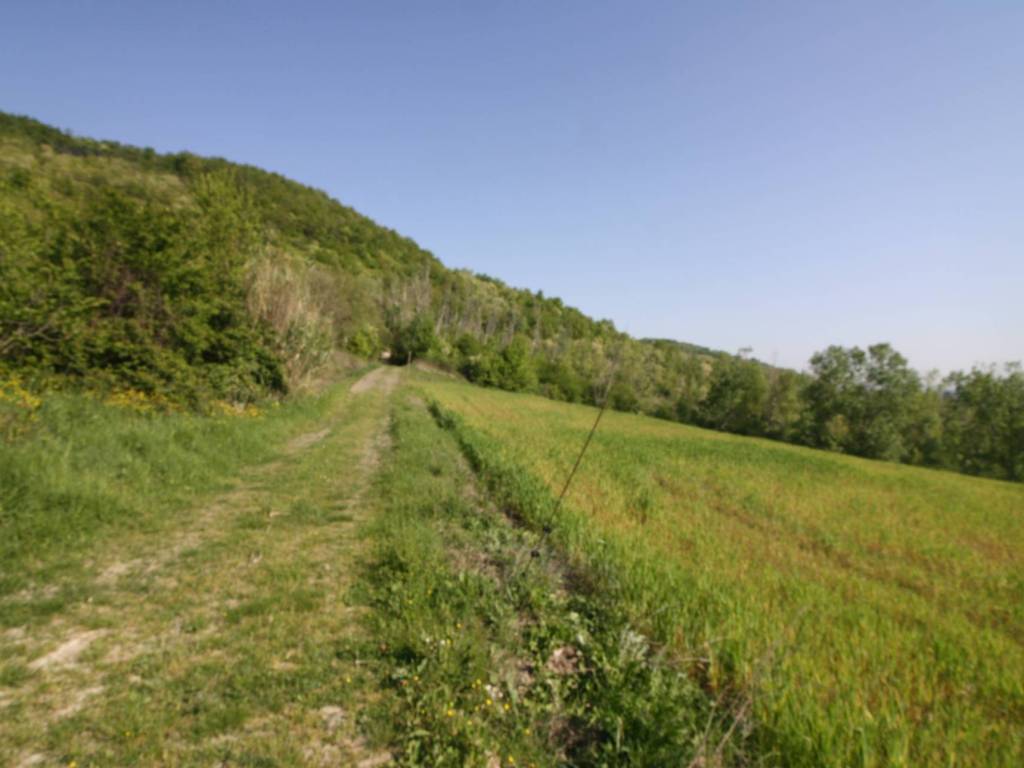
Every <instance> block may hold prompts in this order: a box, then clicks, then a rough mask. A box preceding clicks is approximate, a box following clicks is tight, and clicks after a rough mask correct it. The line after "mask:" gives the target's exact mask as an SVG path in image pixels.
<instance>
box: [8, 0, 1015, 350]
mask: <svg viewBox="0 0 1024 768" xmlns="http://www.w3.org/2000/svg"><path fill="white" fill-rule="evenodd" d="M0 109H3V110H6V111H10V112H16V113H21V114H29V115H32V116H34V117H37V118H39V119H41V120H43V121H45V122H48V123H52V124H55V125H57V126H59V127H62V128H68V129H71V130H72V131H73V132H75V133H78V134H81V135H87V136H94V137H97V138H110V139H117V140H120V141H123V142H127V143H132V144H139V145H143V146H152V147H154V148H156V149H158V150H161V151H177V150H180V149H189V150H192V151H195V152H198V153H201V154H214V155H221V156H224V157H227V158H229V159H232V160H238V161H244V162H248V163H253V164H256V165H259V166H262V167H265V168H269V169H272V170H275V171H279V172H281V173H284V174H286V175H288V176H290V177H292V178H295V179H297V180H299V181H302V182H305V183H308V184H312V185H314V186H317V187H320V188H322V189H325V190H327V191H328V192H329V193H330V194H332V195H333V196H335V197H337V198H338V199H340V200H341V201H343V202H345V203H347V204H349V205H352V206H354V207H355V208H357V209H358V210H360V211H362V212H363V213H366V214H367V215H369V216H371V217H373V218H374V219H376V220H377V221H379V222H381V223H383V224H386V225H387V226H390V227H392V228H394V229H397V230H398V231H400V232H402V233H403V234H406V235H409V236H411V237H413V238H414V239H416V240H417V241H418V242H419V243H420V244H421V245H422V246H424V247H426V248H428V249H430V250H431V251H433V252H434V253H435V254H436V255H437V256H438V257H440V258H441V259H442V260H443V261H444V262H445V263H446V264H448V265H450V266H457V267H469V268H470V269H473V270H476V271H480V272H485V273H488V274H491V275H494V276H496V277H500V278H502V279H504V280H505V281H506V282H509V283H511V284H513V285H516V286H523V287H529V288H532V289H535V290H536V289H541V290H543V291H544V292H545V294H546V295H557V296H561V297H562V298H563V299H565V300H566V301H567V302H568V303H570V304H573V305H575V306H578V307H580V308H581V309H583V310H584V311H586V312H587V313H589V314H592V315H595V316H597V317H607V318H611V319H612V320H614V321H615V323H616V325H617V326H618V327H620V328H622V329H624V330H626V331H628V332H630V333H632V334H634V335H637V336H664V337H672V338H678V339H682V340H686V341H692V342H697V343H700V344H705V345H708V346H711V347H715V348H720V349H725V350H729V351H735V350H736V349H737V348H739V347H743V346H750V347H753V348H754V354H755V355H756V356H758V357H760V358H762V359H764V360H767V361H776V362H778V363H779V364H782V365H790V366H794V367H802V366H803V365H804V364H805V363H806V361H807V358H808V357H809V356H810V354H811V353H812V352H813V351H814V350H816V349H821V348H823V347H825V346H827V345H828V344H830V343H840V344H846V345H852V344H858V345H866V344H870V343H872V342H875V341H882V340H886V341H890V342H891V343H893V344H894V345H895V346H896V348H897V349H899V350H901V351H902V352H904V354H906V355H907V356H908V357H909V358H910V361H911V363H912V364H913V365H914V366H915V367H918V368H919V369H922V370H923V369H928V368H932V367H938V368H941V369H943V370H946V369H949V368H962V367H969V366H970V365H972V364H973V363H975V362H985V361H1004V360H1019V359H1022V358H1024V2H1022V1H1021V0H999V1H995V0H994V1H993V2H983V1H974V0H960V1H958V2H954V1H953V0H935V1H934V2H924V3H917V2H891V1H889V0H886V1H885V2H851V3H842V2H805V3H786V2H770V3H766V2H749V3H742V2H728V3H726V2H707V3H687V2H666V3H655V2H638V1H634V2H615V3H609V2H594V1H588V2H560V1H557V0H545V1H544V2H535V3H531V2H499V1H498V0H493V1H491V2H470V1H469V0H466V1H465V2H440V1H435V2H414V1H413V0H410V1H409V2H388V1H387V0H376V1H374V2H365V3H349V2H321V3H312V2H301V1H299V0H292V1H291V2H267V3H257V2H247V3H242V2H237V3H229V2H216V1H215V0H207V1H206V2H198V3H182V2H170V1H166V2H139V1H138V0H136V1H134V2H122V3H115V2H69V1H65V2H45V1H43V0H23V1H21V2H19V1H18V0H5V2H4V3H3V7H2V13H0Z"/></svg>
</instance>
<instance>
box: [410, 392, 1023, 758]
mask: <svg viewBox="0 0 1024 768" xmlns="http://www.w3.org/2000/svg"><path fill="white" fill-rule="evenodd" d="M427 389H428V392H429V394H430V395H431V396H433V397H435V398H437V399H438V400H439V401H440V402H441V404H442V405H443V406H445V407H446V408H448V409H451V410H454V411H455V412H457V413H459V414H460V415H461V416H462V417H463V418H464V420H465V422H466V424H467V426H468V427H469V428H470V430H472V431H473V432H474V433H475V434H479V435H483V436H484V437H485V438H488V439H489V441H488V442H487V444H486V445H485V446H484V449H485V450H491V451H495V452H500V453H502V454H503V455H504V456H505V457H506V458H507V459H509V460H511V461H514V462H515V463H517V464H519V465H521V466H522V467H524V468H525V469H526V470H527V471H528V472H530V473H531V474H533V475H535V476H536V477H538V478H540V479H541V480H543V481H544V482H545V483H546V484H547V486H548V487H549V488H550V489H551V490H552V491H553V492H557V491H558V490H559V489H560V487H561V484H562V483H563V482H564V479H565V476H566V473H567V471H568V469H569V467H570V466H571V464H572V462H573V460H574V459H575V456H576V453H577V452H578V451H579V448H580V445H581V444H582V442H583V439H584V437H585V435H586V432H587V430H588V429H589V428H590V426H591V424H592V422H593V419H594V416H595V411H594V410H593V409H589V408H584V407H578V406H567V405H564V404H557V403H553V402H550V401H547V400H543V399H540V398H534V397H529V396H523V395H509V394H505V393H500V392H496V391H493V390H483V389H478V388H472V387H468V386H465V385H460V384H456V383H431V384H429V385H428V387H427ZM565 514H566V515H567V516H569V517H572V516H573V515H579V516H580V518H581V519H582V521H583V523H582V524H584V525H586V526H587V527H589V529H590V531H591V533H592V534H593V537H592V538H591V539H587V538H586V537H583V538H582V539H580V541H584V542H586V541H590V542H591V543H590V544H588V545H585V546H587V547H590V548H591V549H597V548H599V546H600V538H603V539H604V540H605V541H606V542H607V544H608V545H609V546H611V547H612V548H613V549H615V551H617V552H619V553H620V556H619V558H618V559H619V560H620V561H621V566H622V574H623V579H624V581H625V582H626V586H625V587H624V590H625V592H626V593H627V594H629V595H630V596H631V599H632V601H633V603H634V610H635V611H636V613H637V614H638V616H639V618H640V619H641V620H646V622H647V623H648V624H649V626H650V627H651V629H652V630H653V631H654V632H655V634H656V635H658V636H660V637H661V638H662V639H664V640H666V641H668V642H669V643H670V644H671V645H672V646H673V647H674V648H675V649H676V650H677V651H678V652H679V654H680V655H681V656H684V657H700V658H705V657H706V658H708V659H710V663H709V665H708V668H707V669H704V668H698V669H695V674H700V675H701V676H705V677H706V678H707V681H708V684H709V685H710V686H712V687H713V688H714V689H716V690H719V691H723V690H729V689H730V688H732V687H735V686H740V687H744V688H747V689H748V690H750V691H752V694H753V697H754V711H755V714H756V716H757V718H758V719H759V721H760V722H761V724H762V729H761V732H762V734H763V736H762V738H763V740H764V742H763V744H762V751H763V752H764V753H765V754H771V753H773V752H774V753H776V754H778V755H779V756H780V758H781V759H782V761H783V762H785V763H786V764H806V765H837V766H838V765H851V764H856V765H938V764H943V765H946V764H949V765H1019V764H1020V762H1021V760H1022V758H1024V736H1022V728H1021V723H1022V722H1024V651H1022V648H1021V643H1022V641H1024V568H1022V565H1024V554H1022V552H1024V524H1022V520H1021V517H1022V515H1024V488H1021V487H1020V486H1017V485H1011V484H1008V483H999V482H994V481H986V480H979V479H975V478H968V477H964V476H960V475H955V474H951V473H944V472H936V471H929V470H923V469H914V468H908V467H902V466H897V465H891V464H883V463H878V462H870V461H864V460H858V459H853V458H848V457H843V456H838V455H835V454H828V453H823V452H817V451H812V450H807V449H802V448H797V447H792V446H785V445H780V444H777V443H771V442H767V441H759V440H753V439H745V438H737V437H733V436H728V435H723V434H719V433H714V432H708V431H705V430H700V429H694V428H689V427H685V426H681V425H676V424H669V423H664V422H659V421H656V420H653V419H646V418H641V417H634V416H627V415H623V414H617V413H609V414H607V415H606V417H605V421H604V422H603V423H602V425H601V429H600V431H599V432H598V435H597V437H596V438H595V440H594V443H593V445H592V446H591V450H590V453H589V454H588V455H587V457H586V459H585V461H584V463H583V466H582V468H581V470H580V472H579V474H578V475H577V477H576V480H575V483H574V486H573V488H572V490H571V492H570V494H569V497H568V499H567V510H566V513H565ZM595 540H596V541H597V542H598V543H593V542H594V541H595ZM582 554H583V555H586V553H582ZM591 554H593V553H591Z"/></svg>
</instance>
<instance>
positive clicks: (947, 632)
mask: <svg viewBox="0 0 1024 768" xmlns="http://www.w3.org/2000/svg"><path fill="white" fill-rule="evenodd" d="M356 378H357V377H356V375H355V374H352V375H350V376H348V377H347V378H342V379H341V380H340V381H338V382H336V383H335V384H334V385H333V386H332V387H330V388H329V389H328V390H327V391H326V392H324V393H323V394H322V395H319V396H307V397H301V398H296V399H295V400H293V401H290V402H287V403H284V404H282V405H280V406H274V405H273V404H271V403H268V404H266V405H265V406H263V407H261V408H259V409H258V410H256V411H251V412H249V413H248V414H244V415H238V414H236V415H227V414H225V415H221V416H196V415H188V414H183V413H173V412H172V413H160V412H155V411H147V410H146V404H145V403H140V402H135V401H134V400H131V399H129V400H128V401H124V402H122V401H120V400H115V401H113V402H100V401H98V400H96V399H95V398H91V397H84V396H75V395H66V394H65V395H62V394H43V395H42V397H41V398H38V397H36V396H33V397H32V398H28V397H21V399H20V400H19V401H18V402H20V403H21V405H18V406H17V407H18V408H22V409H23V410H24V409H26V408H27V409H29V411H30V412H31V413H30V418H29V417H26V419H27V420H25V421H24V422H23V423H22V422H19V423H18V424H19V426H18V433H17V436H16V437H14V438H9V439H7V440H5V441H3V442H0V481H2V482H0V555H2V558H0V764H3V765H7V764H10V765H15V766H37V765H38V766H42V765H62V766H68V765H76V766H83V768H84V766H87V765H94V766H120V765H138V764H151V765H157V764H160V765H163V764H167V765H195V766H201V765H212V764H224V765H251V766H316V765H334V764H351V765H357V766H362V767H363V768H370V767H371V766H381V765H385V764H400V765H408V766H453V767H454V766H462V765H481V766H487V768H496V767H497V766H534V767H535V768H540V767H541V766H558V765H579V766H597V765H637V766H663V765H689V766H703V767H704V768H711V767H712V766H726V765H731V766H743V767H744V768H751V767H753V766H790V765H806V766H812V765H814V766H818V765H828V766H847V765H864V766H882V765H908V766H917V765H963V766H976V765H977V766H980V765H996V766H999V765H1006V766H1009V765H1019V764H1020V762H1021V758H1022V734H1021V723H1022V722H1024V694H1022V690H1021V686H1022V680H1024V658H1022V652H1021V642H1022V625H1024V616H1022V611H1024V600H1022V571H1021V557H1022V556H1021V554H1020V552H1021V551H1022V545H1024V541H1022V540H1021V539H1022V532H1021V526H1020V525H1019V516H1020V515H1021V510H1022V509H1024V489H1022V488H1020V487H1018V486H1014V485H1009V484H1003V483H998V482H992V481H981V480H974V479H970V478H966V477H963V476H959V475H950V474H944V473H938V472H929V471H925V470H916V469H911V468H905V467H899V466H895V465H891V464H878V463H872V462H867V461H860V460H854V459H848V458H844V457H841V456H837V455H835V454H828V453H820V452H815V451H810V450H804V449H799V448H794V447H790V446H784V445H780V444H775V443H770V442H765V441H758V440H750V439H743V438H736V437H730V436H726V435H722V434H718V433H714V432H706V431H703V430H698V429H690V428H686V427H682V426H679V425H675V424H669V423H664V422H658V421H654V420H651V419H645V418H640V417H634V416H628V415H623V414H616V413H609V414H607V415H606V416H605V421H604V422H602V424H601V429H600V431H599V432H598V434H597V437H596V438H595V441H594V443H593V445H592V447H591V452H590V453H589V454H588V455H587V457H586V460H585V461H584V464H583V466H582V469H581V470H580V473H579V474H578V476H577V478H576V481H575V484H574V486H573V488H572V490H571V492H570V494H569V496H568V497H567V503H566V505H565V506H563V507H562V508H561V509H560V510H558V511H557V514H555V512H556V510H555V504H554V495H555V492H556V491H557V489H559V488H560V486H561V483H562V482H563V481H564V478H565V474H566V472H567V471H568V468H569V467H570V466H571V464H572V462H573V461H574V460H575V458H576V452H577V451H578V450H579V447H580V445H581V443H582V441H583V438H584V436H585V435H586V433H587V430H588V429H589V428H590V425H591V423H592V421H593V418H594V416H595V413H596V412H595V411H594V410H593V409H589V408H583V407H577V406H567V405H564V404H558V403H554V402H551V401H548V400H543V399H539V398H534V397H529V396H523V395H511V394H507V393H501V392H497V391H493V390H486V389H481V388H477V387H472V386H469V385H465V384H461V383H457V382H455V381H452V380H445V379H442V378H441V377H439V376H437V375H435V374H428V373H423V372H417V371H413V370H404V371H402V370H399V369H395V368H381V369H376V370H374V371H372V372H371V373H369V374H367V375H365V376H363V377H362V378H360V379H359V381H358V383H357V384H353V382H355V381H356ZM12 391H13V390H12ZM9 402H10V401H9ZM140 409H141V410H140Z"/></svg>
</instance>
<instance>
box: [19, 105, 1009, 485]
mask: <svg viewBox="0 0 1024 768" xmlns="http://www.w3.org/2000/svg"><path fill="white" fill-rule="evenodd" d="M0 251H2V254H3V259H2V260H0V383H3V386H2V387H0V431H3V432H11V431H12V430H16V429H17V424H16V422H17V421H18V420H19V418H20V416H19V414H18V413H17V410H18V409H17V408H15V407H13V406H11V403H15V405H16V404H17V402H18V398H19V397H20V396H19V395H18V394H17V393H18V392H19V391H20V388H22V387H23V386H27V387H28V388H29V389H30V390H35V391H38V390H40V389H44V388H47V387H54V386H57V387H62V388H67V387H71V388H87V389H91V390H94V391H101V392H105V393H110V392H122V393H128V395H127V396H129V397H140V396H141V397H145V398H147V400H148V401H149V402H150V403H151V404H154V405H157V406H160V407H166V408H174V407H187V408H191V409H197V410H209V409H210V408H211V407H213V405H212V404H216V403H220V404H221V405H222V406H223V405H231V404H234V405H239V406H240V405H244V404H246V403H253V402H256V401H259V400H261V399H262V398H266V397H279V396H281V395H283V394H285V393H286V392H288V391H289V390H293V389H295V388H297V387H298V388H301V387H302V386H303V385H304V383H306V382H307V381H308V380H309V379H311V378H316V377H317V376H318V371H321V370H322V369H324V367H325V366H328V365H329V364H330V363H331V362H332V361H335V360H336V358H337V356H338V354H339V353H340V352H345V353H348V354H354V355H356V356H357V357H360V358H364V359H367V358H369V359H375V358H377V357H378V355H379V354H380V353H382V352H384V351H388V352H390V353H391V355H392V360H393V361H396V362H408V361H410V360H412V359H413V358H416V357H429V358H431V359H433V360H435V361H436V362H438V363H440V364H441V365H443V366H445V367H448V368H449V369H452V370H457V371H458V372H460V373H461V374H462V375H464V376H465V377H466V378H467V379H469V380H470V381H473V382H475V383H478V384H482V385H485V386H494V387H499V388H502V389H507V390H515V391H529V392H535V393H538V394H543V395H545V396H547V397H550V398H553V399H556V400H564V401H569V402H580V403H591V404H595V403H599V402H603V401H604V400H605V399H606V398H607V399H608V402H609V404H610V405H611V407H613V408H615V409H618V410H622V411H630V412H640V413H645V414H649V415H653V416H658V417H659V418H663V419H669V420H674V421H682V422H686V423H692V424H698V425H701V426H705V427H711V428H714V429H718V430H723V431H728V432H735V433H739V434H746V435H756V436H763V437H770V438H773V439H777V440H784V441H787V442H796V443H803V444H807V445H812V446H815V447H819V448H827V449H830V450H836V451H840V452H844V453H852V454H857V455H861V456H867V457H871V458H883V459H888V460H893V461H901V462H906V463H913V464H924V465H928V466H939V467H947V468H955V469H958V470H961V471H964V472H968V473H971V474H983V475H989V476H993V477H1002V478H1008V479H1020V478H1022V477H1024V373H1022V372H1021V370H1020V368H1019V367H1007V368H1005V369H1004V370H1002V371H998V370H995V369H976V370H973V371H971V372H969V373H959V372H958V373H954V374H952V375H951V376H949V377H947V378H946V379H945V380H942V381H938V380H927V379H923V378H922V377H921V376H919V375H918V374H917V373H916V372H914V371H913V370H912V369H910V368H909V365H908V363H907V361H906V359H904V358H903V357H902V356H901V355H900V354H899V353H898V352H896V351H895V350H893V349H892V348H891V347H889V346H888V345H886V344H876V345H873V346H871V347H869V348H868V349H867V350H862V349H859V348H856V347H855V348H850V349H843V348H840V347H830V348H829V349H827V350H824V351H822V352H821V353H819V354H817V355H815V357H814V358H812V360H811V371H810V373H808V374H802V373H796V372H794V371H788V370H781V369H777V368H773V367H771V366H767V365H764V364H763V363H760V362H758V361H756V360H753V359H747V358H745V357H742V356H734V355H730V354H725V353H722V352H715V351H712V350H710V349H707V348H705V347H701V346H698V345H695V344H689V343H683V342H678V341H670V340H638V339H633V338H630V337H629V336H627V335H626V334H623V333H620V332H619V331H617V330H616V328H615V326H614V324H613V323H612V322H611V321H608V320H594V319H592V318H589V317H587V316H586V315H584V314H583V313H581V312H580V311H578V310H576V309H574V308H572V307H568V306H566V305H564V304H563V302H562V301H560V300H559V299H557V298H550V297H546V296H544V295H543V293H542V292H537V293H534V292H531V291H528V290H520V289H515V288H511V287H509V286H507V285H505V284H504V283H502V282H501V281H500V280H497V279H495V278H491V277H487V276H484V275H476V274H472V273H469V272H467V271H464V270H452V269H449V268H447V267H445V266H444V265H443V264H442V263H441V262H440V261H439V260H438V259H437V258H435V257H434V256H433V255H432V254H431V253H429V252H428V251H426V250H423V249H422V248H420V247H419V246H418V245H417V244H416V243H414V242H412V241H411V240H409V239H408V238H404V237H402V236H400V235H399V234H397V233H396V232H394V231H392V230H390V229H387V228H385V227H382V226H380V225H378V224H376V223H375V222H373V221H371V220H370V219H368V218H366V217H365V216H362V215H360V214H359V213H357V212H355V211H353V210H352V209H350V208H348V207H346V206H344V205H342V204H340V203H338V202H337V201H335V200H333V199H331V198H330V197H329V196H328V195H326V194H324V193H323V192H321V191H318V190H315V189H311V188H309V187H305V186H303V185H301V184H299V183H297V182H294V181H291V180H288V179H286V178H284V177H282V176H280V175H278V174H273V173H268V172H266V171H262V170H260V169H258V168H255V167H252V166H247V165H239V164H236V163H231V162H229V161H227V160H223V159H218V158H202V157H197V156H195V155H192V154H190V153H187V152H185V153H178V154H159V153H156V152H154V151H153V150H150V149H139V148H134V147H128V146H124V145H121V144H118V143H116V142H110V141H96V140H92V139H85V138H79V137H76V136H72V135H70V134H68V133H65V132H63V131H59V130H57V129H55V128H52V127H49V126H46V125H44V124H42V123H39V122H37V121H35V120H32V119H30V118H25V117H16V116H12V115H6V114H3V113H0ZM4 382H5V383H4ZM5 403H6V405H5Z"/></svg>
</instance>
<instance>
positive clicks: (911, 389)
mask: <svg viewBox="0 0 1024 768" xmlns="http://www.w3.org/2000/svg"><path fill="white" fill-rule="evenodd" d="M811 369H812V377H813V378H812V381H811V382H810V383H809V385H808V387H807V390H806V397H807V408H808V410H807V420H808V423H807V429H806V432H807V437H808V439H809V441H810V442H811V444H813V445H817V446H820V447H823V448H830V449H832V450H841V451H845V452H848V453H854V454H857V455H859V456H867V457H871V458H880V459H888V460H904V461H905V460H908V459H910V458H911V457H912V455H913V450H912V439H911V422H912V417H913V412H914V404H915V400H916V398H917V397H918V396H919V394H920V391H921V383H920V379H919V377H918V375H917V374H916V373H915V372H914V371H913V370H911V369H910V368H909V367H908V365H907V361H906V359H905V358H904V357H903V356H902V355H901V354H899V353H898V352H897V351H896V350H894V349H893V348H892V347H891V346H889V345H888V344H874V345H872V346H870V347H868V349H867V351H866V352H865V351H864V350H862V349H860V348H859V347H851V348H849V349H845V348H843V347H839V346H831V347H829V348H828V349H826V350H825V351H823V352H818V353H816V354H815V355H814V356H813V357H812V358H811Z"/></svg>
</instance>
